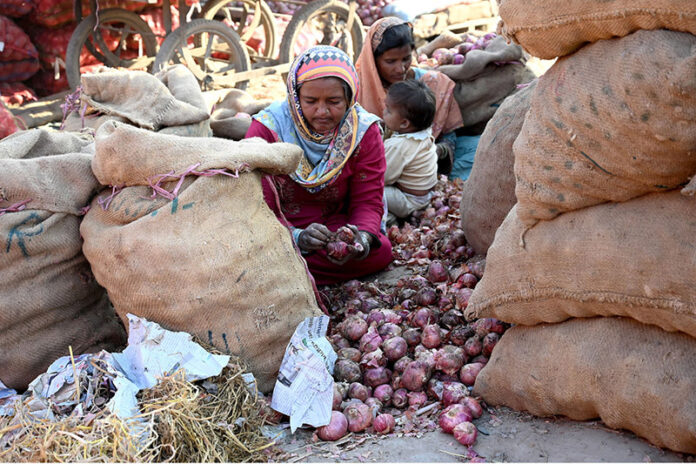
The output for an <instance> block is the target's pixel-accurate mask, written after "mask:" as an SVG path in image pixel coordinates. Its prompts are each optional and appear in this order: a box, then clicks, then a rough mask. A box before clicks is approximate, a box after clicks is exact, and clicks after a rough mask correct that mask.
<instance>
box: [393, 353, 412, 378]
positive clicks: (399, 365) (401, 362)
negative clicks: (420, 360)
mask: <svg viewBox="0 0 696 464" xmlns="http://www.w3.org/2000/svg"><path fill="white" fill-rule="evenodd" d="M412 361H413V359H411V358H409V357H408V356H404V357H402V358H399V359H398V360H397V361H396V362H395V363H394V372H395V373H399V374H403V373H404V371H405V370H406V368H407V367H408V365H409V364H410V363H411V362H412Z"/></svg>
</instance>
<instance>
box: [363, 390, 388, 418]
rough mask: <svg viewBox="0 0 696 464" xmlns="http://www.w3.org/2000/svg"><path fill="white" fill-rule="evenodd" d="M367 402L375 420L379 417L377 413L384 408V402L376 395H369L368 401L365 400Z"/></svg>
mask: <svg viewBox="0 0 696 464" xmlns="http://www.w3.org/2000/svg"><path fill="white" fill-rule="evenodd" d="M365 404H366V405H367V407H369V408H370V413H371V414H372V419H373V420H374V418H375V417H377V414H379V413H380V411H382V408H383V407H384V405H383V404H382V402H381V401H380V400H378V399H377V398H375V397H374V396H371V397H369V398H368V399H367V401H365Z"/></svg>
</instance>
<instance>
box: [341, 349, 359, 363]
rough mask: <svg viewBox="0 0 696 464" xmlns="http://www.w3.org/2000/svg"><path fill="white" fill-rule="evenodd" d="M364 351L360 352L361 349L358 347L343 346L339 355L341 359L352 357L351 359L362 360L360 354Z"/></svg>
mask: <svg viewBox="0 0 696 464" xmlns="http://www.w3.org/2000/svg"><path fill="white" fill-rule="evenodd" d="M361 354H362V353H360V350H359V349H357V348H352V347H348V348H341V349H340V350H338V353H337V355H338V357H339V358H340V359H350V360H351V361H355V362H359V361H360V356H361Z"/></svg>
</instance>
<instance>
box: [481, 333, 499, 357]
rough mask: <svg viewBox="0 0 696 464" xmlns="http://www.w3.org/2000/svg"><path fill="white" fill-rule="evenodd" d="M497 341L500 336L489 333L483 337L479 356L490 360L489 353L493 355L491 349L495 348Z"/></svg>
mask: <svg viewBox="0 0 696 464" xmlns="http://www.w3.org/2000/svg"><path fill="white" fill-rule="evenodd" d="M498 340H500V335H498V334H497V333H495V332H491V333H489V334H488V335H486V336H485V337H483V343H482V346H483V347H482V348H481V354H483V355H484V356H487V357H489V358H490V356H491V353H493V348H495V345H496V344H497V343H498Z"/></svg>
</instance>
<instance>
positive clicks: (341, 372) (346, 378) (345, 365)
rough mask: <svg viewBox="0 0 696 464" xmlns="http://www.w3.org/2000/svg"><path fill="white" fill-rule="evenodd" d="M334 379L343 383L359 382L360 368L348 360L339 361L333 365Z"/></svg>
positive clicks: (360, 377)
mask: <svg viewBox="0 0 696 464" xmlns="http://www.w3.org/2000/svg"><path fill="white" fill-rule="evenodd" d="M334 378H335V379H336V380H338V381H343V382H348V383H351V382H359V381H360V380H361V379H362V372H361V371H360V366H359V365H358V363H356V362H355V361H351V360H350V359H339V360H338V361H336V364H335V365H334Z"/></svg>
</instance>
